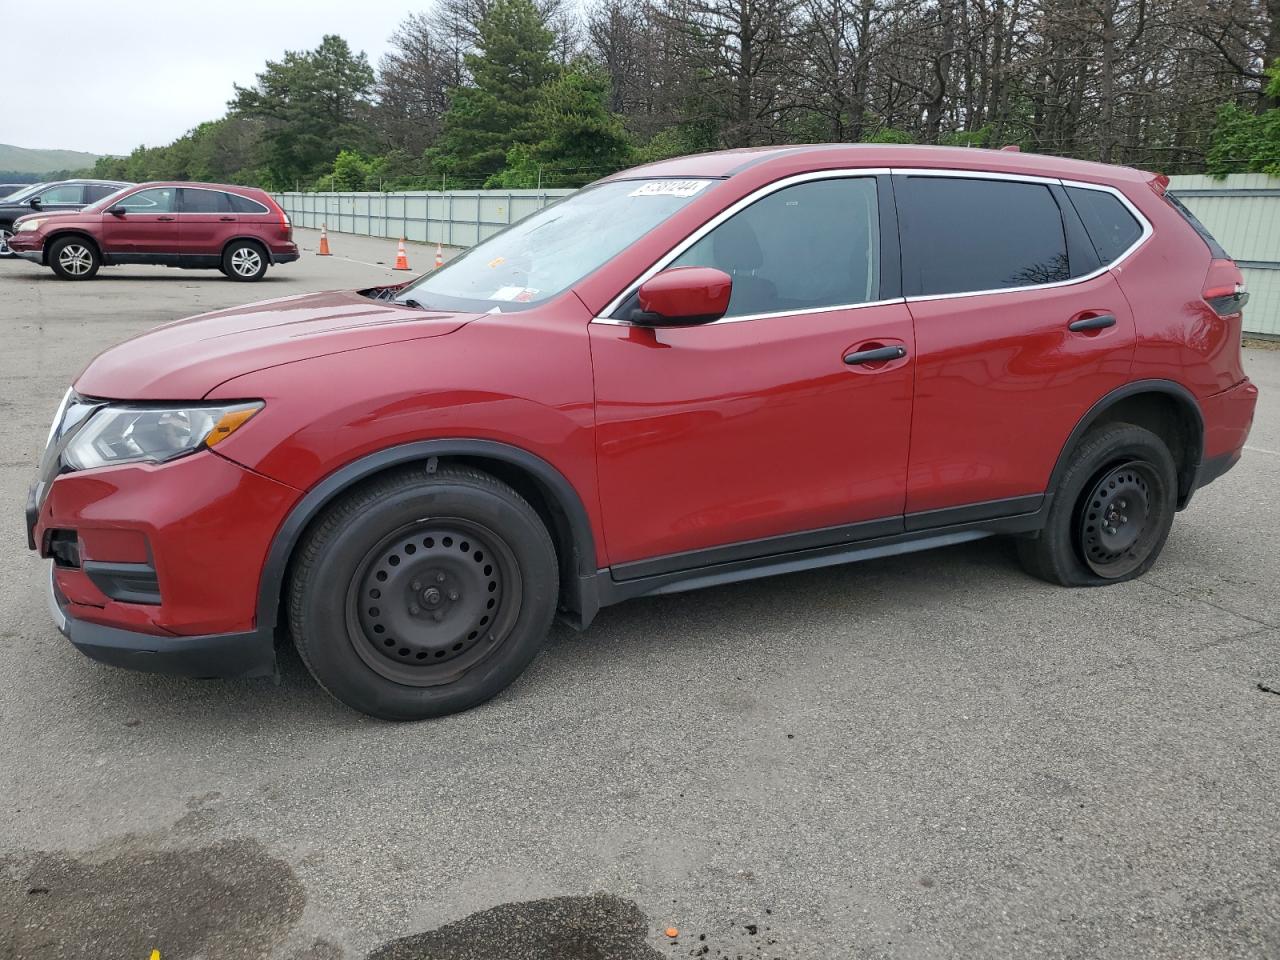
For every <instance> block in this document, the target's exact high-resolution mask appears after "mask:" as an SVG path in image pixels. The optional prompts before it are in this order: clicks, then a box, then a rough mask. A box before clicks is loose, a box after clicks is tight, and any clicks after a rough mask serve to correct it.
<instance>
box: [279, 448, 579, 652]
mask: <svg viewBox="0 0 1280 960" xmlns="http://www.w3.org/2000/svg"><path fill="white" fill-rule="evenodd" d="M451 456H452V457H473V458H482V459H488V460H498V461H502V462H504V463H506V464H509V465H511V466H513V467H516V468H518V469H521V470H523V471H525V472H526V473H528V474H529V475H531V476H532V477H533V478H534V479H535V480H537V481H538V482H539V483H540V484H541V485H542V486H543V487H544V488H545V489H546V490H547V491H549V492H550V493H551V495H552V496H553V497H554V498H555V505H556V506H557V507H559V509H560V510H562V511H563V512H564V515H565V517H566V519H567V520H568V525H569V531H570V535H571V536H572V538H573V546H574V550H575V553H576V554H577V563H578V571H577V572H578V581H577V582H576V583H566V584H562V589H565V590H568V591H570V592H571V595H572V596H573V597H574V598H575V599H578V600H580V601H581V603H580V606H581V610H580V612H581V614H582V615H583V616H584V617H585V620H586V621H587V622H589V621H590V619H591V618H592V617H593V616H594V615H595V611H596V609H598V603H597V602H595V598H594V596H582V594H581V587H580V585H581V584H582V583H594V580H595V576H596V551H595V540H594V536H593V533H592V527H591V518H590V516H589V515H588V514H587V510H586V507H585V506H584V505H583V501H582V497H581V496H580V495H579V493H578V491H577V489H576V488H575V487H574V486H573V484H571V483H570V482H569V481H568V479H566V477H565V476H564V474H563V473H561V472H560V471H559V470H558V469H557V468H556V467H555V466H553V465H552V464H550V463H548V462H547V461H546V460H544V459H543V458H542V457H539V456H537V455H536V454H533V453H530V452H529V451H527V450H524V449H522V448H520V447H515V446H512V445H510V444H507V443H502V442H499V441H496V440H477V439H456V440H448V439H436V440H419V441H415V442H411V443H405V444H400V445H398V446H394V447H387V448H385V449H383V450H378V451H375V452H374V453H371V454H367V455H366V456H364V457H361V458H360V459H358V460H354V461H352V462H350V463H348V464H346V465H344V466H342V467H339V468H338V469H337V470H334V471H333V472H332V473H330V474H329V475H328V476H326V477H325V478H324V479H322V480H321V481H320V482H319V483H317V484H315V485H314V486H312V487H311V488H310V489H309V490H308V491H307V492H306V493H305V494H304V495H303V496H302V498H301V499H300V500H299V501H298V502H297V503H295V504H294V505H293V507H292V508H291V509H290V511H289V513H288V515H287V516H286V517H285V519H284V522H283V523H282V524H281V525H280V528H279V529H278V530H277V531H276V533H275V536H274V537H273V538H272V540H271V546H270V547H269V548H268V550H267V559H266V562H265V563H264V564H263V567H262V575H261V578H260V580H259V584H258V628H259V629H260V630H265V631H270V630H273V629H274V628H275V626H276V624H277V622H278V618H279V615H280V598H281V593H282V591H283V589H284V580H285V575H286V572H287V571H288V567H289V561H290V559H291V558H292V557H293V554H294V551H295V549H296V548H297V546H298V543H299V541H300V540H301V539H302V534H303V532H304V531H305V530H306V529H307V526H308V525H309V524H310V523H311V521H312V520H314V519H315V518H316V517H317V516H319V514H320V512H321V511H322V510H324V508H325V507H327V506H328V505H329V504H330V503H332V502H333V501H334V500H335V499H336V498H337V497H339V496H340V495H341V494H342V493H343V492H344V491H346V490H348V489H350V488H351V487H352V486H354V485H355V484H357V483H359V482H361V481H362V480H366V479H368V478H369V477H372V476H374V475H375V474H378V473H381V472H383V471H385V470H388V469H391V468H393V467H397V466H404V465H407V464H411V463H415V462H426V461H429V460H431V459H432V458H435V457H451ZM551 533H552V534H554V531H551Z"/></svg>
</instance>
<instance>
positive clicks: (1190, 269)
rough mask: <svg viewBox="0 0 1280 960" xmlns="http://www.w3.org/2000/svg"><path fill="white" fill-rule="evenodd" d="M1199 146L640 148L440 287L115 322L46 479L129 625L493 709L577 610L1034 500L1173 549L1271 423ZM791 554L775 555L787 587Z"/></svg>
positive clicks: (214, 665)
mask: <svg viewBox="0 0 1280 960" xmlns="http://www.w3.org/2000/svg"><path fill="white" fill-rule="evenodd" d="M1165 183H1166V181H1165V180H1164V178H1163V177H1159V176H1154V175H1151V174H1146V173H1141V172H1139V171H1136V170H1130V169H1124V168H1118V167H1110V166H1099V165H1096V164H1091V163H1083V162H1078V161H1072V160H1062V159H1054V158H1049V157H1036V156H1026V155H1018V154H1012V153H1002V152H987V151H981V150H953V149H940V148H922V147H904V146H821V147H805V148H796V147H786V148H776V149H766V150H746V151H730V152H725V153H714V154H707V155H703V156H697V157H689V158H685V159H680V160H672V161H665V162H662V163H657V164H653V165H650V166H647V167H641V168H639V169H636V170H631V171H628V172H626V173H622V174H618V175H616V176H613V177H609V178H606V179H605V180H602V181H600V182H598V183H596V184H594V185H592V186H591V187H589V188H587V189H584V190H582V191H580V192H578V193H576V194H574V195H573V196H571V197H570V198H568V199H566V200H564V201H563V202H561V203H558V204H556V205H554V206H552V207H549V208H547V209H545V210H543V211H542V212H540V213H538V214H535V215H534V216H531V217H529V218H528V219H526V220H523V221H521V222H519V223H517V224H516V225H515V226H513V227H511V228H510V229H508V230H506V231H505V232H503V233H502V234H499V235H498V236H495V237H493V238H492V239H490V240H487V241H485V242H484V243H482V244H480V245H479V246H477V247H475V248H474V249H472V250H471V251H470V252H468V253H467V254H466V255H464V256H462V257H459V258H458V259H457V260H455V261H453V262H452V263H450V264H449V265H448V266H447V267H445V268H444V269H443V270H440V271H437V272H434V273H431V274H429V275H427V276H425V277H423V278H421V279H419V280H417V281H415V282H413V283H410V284H408V285H405V286H403V287H387V288H375V289H371V290H363V291H358V292H356V291H352V292H339V293H322V294H314V295H309V296H299V297H292V298H288V299H284V300H275V301H272V302H270V303H265V304H259V305H256V306H249V307H242V308H238V309H234V310H225V311H220V312H217V313H211V314H206V315H204V316H202V317H197V318H194V319H192V320H188V321H185V322H181V323H174V324H169V325H167V326H163V327H159V328H158V329H155V330H153V331H151V332H150V333H147V334H144V335H142V336H140V337H138V338H136V339H134V340H132V341H130V342H129V343H126V344H123V345H121V346H119V347H116V348H114V349H111V350H108V351H107V352H106V353H103V354H102V355H101V356H99V357H98V358H97V359H95V360H94V361H93V362H92V363H91V364H90V365H89V367H88V368H87V369H86V370H85V371H84V373H82V374H81V375H80V377H79V378H78V379H77V380H76V382H75V385H74V388H73V389H72V390H71V391H70V392H69V393H68V394H67V398H66V400H65V401H64V403H63V404H62V406H61V408H60V409H59V410H58V412H57V415H56V417H55V419H54V423H53V428H52V431H51V433H50V437H49V442H48V449H47V450H46V452H45V455H44V460H43V463H42V465H41V467H40V474H39V480H38V482H37V484H36V485H35V487H34V488H33V489H32V492H31V498H30V502H29V506H28V516H27V526H28V530H29V534H30V538H31V546H32V547H33V548H34V549H38V550H39V551H40V553H41V555H42V556H45V557H49V558H51V559H52V561H53V563H52V577H51V584H50V589H51V597H52V598H53V612H54V616H55V618H56V619H57V621H58V622H59V624H60V625H61V627H62V629H63V631H64V632H65V633H66V634H67V635H68V636H69V637H70V639H71V642H72V643H73V644H75V645H76V646H77V647H78V648H79V649H80V650H82V651H83V652H84V653H86V654H88V655H89V656H91V657H94V658H96V659H99V660H102V661H105V662H108V663H112V664H118V665H123V666H131V667H137V668H142V669H150V670H161V671H168V672H175V673H186V674H194V675H197V676H241V675H251V674H263V673H269V672H271V671H272V670H273V669H274V664H275V649H274V646H273V643H274V638H275V637H276V635H277V632H279V633H280V634H282V635H291V636H292V638H293V641H294V643H295V644H296V645H297V647H298V649H299V651H300V652H301V654H302V657H303V659H304V660H305V661H306V663H307V665H308V666H309V667H310V669H311V671H312V672H313V674H314V675H315V676H316V678H317V679H318V680H319V681H320V683H321V684H323V686H324V687H325V689H327V690H329V691H330V692H331V693H333V694H334V695H335V696H337V697H338V698H339V699H341V700H343V701H344V702H346V703H348V704H350V705H351V706H353V707H355V708H357V709H359V710H363V711H366V712H368V713H371V714H374V715H376V716H379V717H386V718H396V719H413V718H421V717H428V716H433V715H438V714H443V713H448V712H451V711H456V710H462V709H465V708H467V707H471V706H474V705H475V704H478V703H480V702H482V701H484V700H486V699H487V698H489V697H492V696H493V695H494V694H496V693H497V692H498V691H500V690H501V689H502V688H503V687H505V686H506V685H507V684H509V683H511V681H512V680H513V679H514V678H515V677H516V676H517V675H519V673H520V672H521V671H522V670H523V669H524V668H525V667H526V666H527V665H528V664H529V662H530V661H531V660H532V659H533V657H534V655H535V654H536V653H537V651H538V650H539V648H540V647H541V645H542V643H543V639H544V636H545V635H546V632H547V629H548V627H549V625H550V623H551V620H552V617H553V616H554V615H555V614H556V613H557V612H559V614H560V615H561V616H562V617H564V618H565V619H567V620H568V621H570V622H571V623H573V624H575V625H576V626H578V627H585V626H586V625H587V624H589V623H590V622H591V619H592V617H594V616H595V614H596V612H597V611H598V610H599V609H600V607H602V606H605V605H607V604H612V603H617V602H618V601H621V600H624V599H626V598H628V597H636V596H642V595H646V594H655V593H667V592H674V591H680V590H689V589H692V588H695V587H704V586H709V585H712V584H718V583H724V582H727V581H731V580H743V579H749V578H755V577H761V576H764V575H767V574H771V573H780V572H788V571H794V570H800V569H805V568H809V567H820V566H825V565H828V564H837V563H843V562H846V561H851V560H860V559H864V558H870V557H880V556H886V555H889V554H898V553H905V552H908V551H913V550H921V549H924V548H927V547H932V546H937V545H942V544H953V543H958V542H961V541H966V540H973V539H976V538H979V537H986V536H989V535H992V534H1013V535H1015V536H1017V537H1018V538H1019V545H1020V548H1021V552H1022V556H1023V558H1024V559H1025V561H1026V564H1027V566H1028V567H1029V569H1030V570H1031V571H1032V572H1033V573H1034V574H1036V575H1037V576H1040V577H1043V578H1045V579H1047V580H1050V581H1052V582H1055V583H1059V584H1063V585H1067V586H1093V585H1101V584H1109V583H1117V582H1120V581H1124V580H1128V579H1130V578H1133V577H1136V576H1139V575H1141V574H1142V573H1144V572H1145V571H1146V570H1147V569H1148V568H1150V567H1151V565H1152V564H1153V563H1154V562H1155V560H1156V557H1157V556H1158V554H1159V553H1160V549H1161V547H1162V546H1163V544H1164V541H1165V538H1166V536H1168V533H1169V529H1170V525H1171V523H1172V521H1173V515H1174V512H1175V511H1177V510H1181V509H1183V508H1184V507H1186V506H1187V504H1188V501H1189V500H1190V499H1191V497H1192V494H1193V493H1194V492H1195V490H1196V489H1197V488H1198V487H1200V486H1203V485H1204V484H1206V483H1208V482H1210V481H1211V480H1213V479H1214V478H1216V477H1217V476H1219V475H1220V474H1222V473H1223V472H1225V471H1226V470H1228V469H1229V468H1230V467H1231V466H1232V465H1233V464H1234V463H1235V462H1236V460H1237V459H1238V458H1239V457H1240V453H1241V450H1242V448H1243V446H1244V443H1245V438H1246V436H1247V435H1248V432H1249V427H1250V424H1251V421H1252V417H1253V410H1254V404H1255V401H1256V398H1257V391H1256V388H1255V387H1254V386H1253V385H1252V384H1251V383H1250V382H1249V380H1248V379H1247V378H1246V377H1245V374H1244V370H1243V369H1242V366H1241V351H1240V338H1241V315H1240V310H1241V307H1242V305H1243V303H1244V300H1245V294H1244V291H1243V288H1242V284H1241V275H1240V272H1239V271H1238V270H1237V269H1236V266H1235V265H1234V264H1233V263H1232V262H1231V261H1230V260H1229V259H1228V258H1227V256H1226V254H1225V253H1223V252H1222V250H1221V249H1220V248H1219V247H1218V246H1217V244H1216V243H1215V242H1214V241H1213V239H1212V238H1211V237H1209V236H1208V234H1206V233H1205V232H1204V230H1203V228H1202V227H1199V226H1198V225H1197V224H1196V222H1195V221H1194V219H1193V218H1191V217H1190V215H1189V214H1188V213H1187V212H1186V211H1185V210H1183V209H1181V208H1180V207H1179V206H1178V205H1177V203H1176V202H1174V201H1173V200H1172V198H1170V197H1168V196H1167V195H1166V193H1165ZM762 589H769V588H768V587H762Z"/></svg>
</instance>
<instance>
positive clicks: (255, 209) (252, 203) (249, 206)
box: [227, 193, 271, 213]
mask: <svg viewBox="0 0 1280 960" xmlns="http://www.w3.org/2000/svg"><path fill="white" fill-rule="evenodd" d="M227 199H228V200H230V201H231V209H232V210H234V211H235V212H236V213H270V212H271V211H270V210H268V209H267V208H266V207H264V206H263V205H262V204H260V203H259V202H258V201H257V200H250V199H249V198H248V197H242V196H240V195H239V194H237V193H229V194H227Z"/></svg>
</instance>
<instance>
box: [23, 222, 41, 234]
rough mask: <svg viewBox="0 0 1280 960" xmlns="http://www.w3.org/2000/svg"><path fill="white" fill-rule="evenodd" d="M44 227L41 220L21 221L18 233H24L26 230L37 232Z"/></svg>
mask: <svg viewBox="0 0 1280 960" xmlns="http://www.w3.org/2000/svg"><path fill="white" fill-rule="evenodd" d="M42 226H44V221H43V220H23V221H22V222H21V223H20V224H18V233H26V232H27V231H28V230H39V229H40V228H41V227H42Z"/></svg>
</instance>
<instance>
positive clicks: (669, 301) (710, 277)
mask: <svg viewBox="0 0 1280 960" xmlns="http://www.w3.org/2000/svg"><path fill="white" fill-rule="evenodd" d="M732 293H733V278H732V277H731V276H729V275H728V274H727V273H725V272H724V271H723V270H717V269H715V267H672V268H671V269H670V270H663V271H662V272H661V273H656V274H654V275H653V276H652V277H650V278H649V279H648V280H646V281H645V282H644V283H642V284H640V289H639V290H637V291H636V294H637V298H638V299H639V301H640V311H639V312H637V315H635V316H633V317H631V318H629V319H631V320H632V321H633V322H635V323H647V324H652V325H655V326H658V325H662V326H686V325H690V326H691V325H693V324H699V323H711V322H712V321H713V320H719V319H720V318H721V317H723V316H724V313H725V311H726V310H728V309H729V296H730V294H732Z"/></svg>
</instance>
